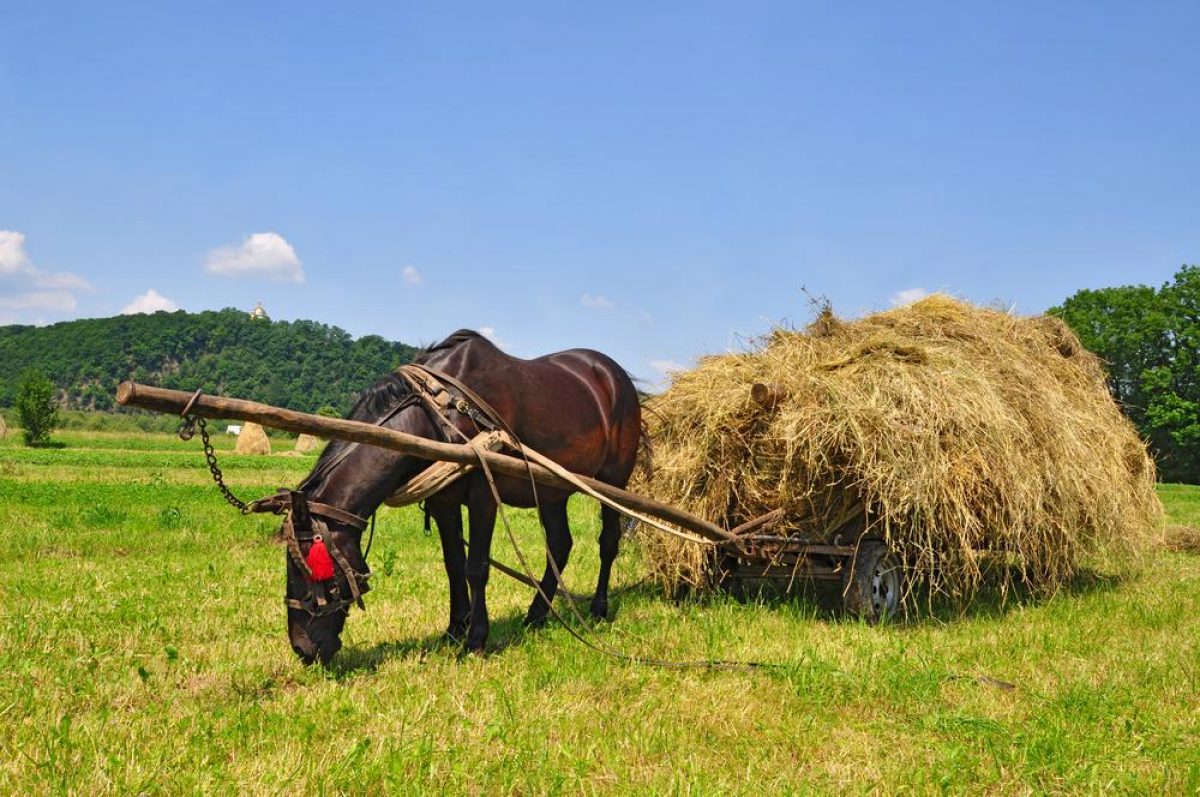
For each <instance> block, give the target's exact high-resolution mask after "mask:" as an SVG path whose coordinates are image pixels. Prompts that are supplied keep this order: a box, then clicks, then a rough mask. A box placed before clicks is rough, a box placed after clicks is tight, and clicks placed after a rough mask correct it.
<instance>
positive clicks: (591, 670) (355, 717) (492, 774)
mask: <svg viewBox="0 0 1200 797" xmlns="http://www.w3.org/2000/svg"><path fill="white" fill-rule="evenodd" d="M56 439H59V440H61V441H62V442H63V443H64V444H65V447H64V448H61V449H42V450H27V449H25V448H23V447H21V446H20V445H19V443H18V442H15V441H14V440H13V439H12V438H9V439H7V440H3V441H0V524H2V527H3V528H4V529H6V530H7V532H8V533H7V535H6V536H5V538H4V545H3V546H2V548H0V607H2V608H0V673H3V674H4V677H3V678H0V744H2V758H0V783H3V784H4V785H3V787H2V788H0V790H2V791H4V792H7V793H21V794H89V795H90V794H135V793H147V794H191V793H200V794H208V793H214V794H235V793H236V794H252V795H258V794H264V795H265V794H284V793H287V794H342V793H345V794H368V793H371V794H425V793H432V792H438V793H442V792H445V793H466V794H495V793H520V794H577V793H588V794H592V793H594V794H764V793H765V794H797V793H799V794H805V793H815V794H845V793H855V794H873V793H878V794H896V793H915V794H934V793H936V794H942V793H951V794H978V793H997V794H1025V793H1032V794H1046V793H1049V794H1107V793H1116V794H1149V793H1155V794H1157V793H1167V794H1195V793H1197V792H1198V791H1200V693H1198V686H1200V666H1198V663H1200V650H1198V647H1200V644H1198V640H1200V619H1198V618H1200V557H1197V556H1195V555H1192V554H1186V553H1170V552H1167V551H1163V552H1158V553H1155V554H1153V555H1152V556H1151V558H1150V561H1149V563H1148V564H1147V566H1146V567H1145V568H1144V569H1143V570H1142V572H1141V573H1140V574H1137V575H1132V576H1130V575H1125V576H1122V577H1116V576H1106V575H1104V574H1092V576H1091V577H1089V578H1087V579H1083V580H1081V581H1080V582H1079V583H1078V584H1075V585H1072V587H1071V588H1069V589H1066V590H1063V591H1062V592H1060V593H1059V594H1058V595H1057V596H1055V597H1054V598H1052V599H1049V600H1044V601H1029V602H1013V601H1010V602H1009V603H1007V604H1005V605H998V604H997V603H996V602H995V601H992V602H988V603H985V604H984V605H982V606H981V607H980V608H979V609H978V610H977V611H972V612H968V613H966V614H965V615H959V614H951V615H947V616H945V617H940V616H939V617H938V618H925V619H921V620H917V621H914V622H910V623H908V624H905V625H896V626H889V627H884V628H868V627H866V626H864V625H862V624H859V623H857V622H852V621H847V620H843V619H841V618H839V617H838V616H837V615H836V614H835V613H833V612H831V611H830V609H829V603H830V596H829V595H828V594H823V593H814V595H812V596H810V597H808V598H803V599H799V600H792V601H774V602H770V601H766V602H753V601H752V602H745V603H740V602H737V601H734V600H732V599H730V598H728V597H720V598H714V599H711V600H707V601H703V602H693V603H686V604H683V605H675V604H672V603H670V602H668V601H664V600H663V599H662V598H661V597H660V596H659V595H658V594H657V593H656V592H655V591H654V590H653V589H651V588H650V587H648V586H646V585H645V584H644V583H643V581H642V573H643V572H644V567H643V565H642V562H641V561H640V559H639V552H638V551H637V549H636V546H633V545H627V546H626V550H625V551H624V552H623V553H622V555H621V558H620V559H618V562H617V568H616V576H615V581H616V584H615V586H616V590H617V593H616V597H615V599H614V601H613V604H614V609H615V619H614V620H613V622H611V623H607V624H604V625H601V626H598V627H596V628H595V629H593V630H591V631H589V632H588V637H589V638H590V639H592V640H593V641H595V642H596V643H597V644H603V645H606V646H609V647H612V648H615V649H618V650H621V651H624V652H627V653H632V654H637V655H645V656H658V657H665V658H672V659H699V658H705V657H716V658H723V659H747V660H749V659H753V660H760V661H770V662H777V663H780V664H782V665H783V666H782V667H780V668H777V669H761V670H752V671H734V672H716V671H709V670H672V669H662V668H654V667H646V666H637V665H632V664H627V663H623V662H620V661H615V660H612V659H609V658H606V657H604V656H601V655H599V654H597V653H595V652H593V651H591V650H589V649H587V648H586V647H584V646H582V645H580V644H579V643H577V642H576V641H575V640H573V639H572V638H571V637H570V636H569V634H568V633H567V632H566V631H565V629H563V628H562V627H560V626H558V625H557V624H555V623H551V625H550V627H549V628H547V629H546V630H545V631H543V632H540V633H535V634H526V633H524V632H523V631H522V630H521V627H520V618H521V617H522V616H523V614H524V610H525V607H526V606H527V605H528V602H529V600H530V597H531V595H530V590H529V589H528V588H526V587H523V586H520V585H516V584H514V583H512V582H510V581H509V580H508V579H506V578H504V577H503V576H501V575H500V574H493V578H492V585H491V589H490V591H489V602H490V605H491V609H492V621H493V629H492V639H491V646H492V650H491V652H490V653H489V654H488V655H487V656H485V657H467V658H463V657H462V656H460V655H459V652H458V651H457V650H456V649H455V648H452V647H445V646H441V645H439V644H438V636H439V634H440V632H441V631H442V630H443V628H444V627H445V623H446V602H447V598H446V586H445V576H444V573H443V571H442V566H441V555H440V549H439V547H438V544H437V538H436V535H435V536H433V537H429V536H426V535H425V534H424V533H423V531H422V529H421V518H420V514H419V512H418V511H417V510H415V509H412V508H409V509H405V510H386V511H384V512H381V513H380V522H379V528H378V531H377V535H376V541H375V549H374V551H373V552H372V555H371V559H372V566H373V567H374V569H375V570H376V573H377V578H376V579H375V589H374V590H373V591H372V593H371V594H370V595H369V596H368V597H367V605H368V608H367V611H366V612H365V613H360V612H357V611H356V612H354V613H353V614H352V616H351V618H350V621H349V624H348V628H347V633H346V635H345V637H344V642H345V643H346V647H345V648H344V649H343V651H342V652H341V653H340V654H339V655H338V658H337V659H336V660H335V663H334V666H332V667H330V668H328V669H321V668H313V669H305V668H304V667H302V666H301V665H300V664H299V662H298V661H296V660H295V658H294V656H293V654H292V652H291V650H290V648H289V646H288V644H287V641H286V637H285V634H284V622H285V618H284V609H283V606H282V603H281V598H282V591H283V556H284V555H283V552H282V551H281V550H280V549H279V548H278V547H277V546H276V544H275V543H274V542H273V541H272V535H273V533H274V531H275V527H276V523H275V522H273V521H275V520H277V519H273V518H267V517H262V516H254V517H248V518H243V517H240V516H238V515H237V513H235V512H234V511H233V510H231V509H230V508H229V507H227V506H226V505H225V504H224V502H223V501H222V500H221V498H220V496H219V495H218V494H217V492H216V489H215V488H214V487H213V486H212V484H211V482H210V481H209V478H208V474H207V470H206V469H205V468H204V463H203V456H202V455H201V453H200V446H199V441H198V440H194V441H192V442H191V443H189V444H183V443H180V442H177V441H174V440H173V439H171V438H170V437H168V436H166V435H142V436H135V435H125V436H121V435H117V434H112V433H86V432H64V433H59V434H57V435H56ZM222 445H226V442H223V443H222ZM312 462H313V457H311V456H309V457H294V458H293V457H284V456H271V457H261V458H253V457H236V456H234V455H232V453H229V452H226V453H224V454H223V455H222V460H221V464H222V468H223V469H224V470H225V472H226V475H227V477H228V480H229V482H230V483H231V485H232V486H233V487H234V488H235V490H236V491H237V492H239V493H240V494H242V495H243V497H245V498H253V497H258V496H260V495H263V494H266V493H269V492H272V491H273V490H274V489H275V488H276V487H277V486H279V485H286V484H295V483H297V482H298V481H299V480H300V478H301V477H302V476H303V475H304V473H306V472H307V470H308V469H309V468H310V467H311V465H312ZM1161 494H1162V497H1163V500H1164V503H1165V505H1166V507H1167V512H1168V515H1169V518H1170V522H1171V523H1172V524H1177V525H1200V489H1198V488H1193V487H1183V486H1178V485H1165V486H1163V487H1162V490H1161ZM597 514H598V513H597V512H596V510H595V507H594V505H592V504H590V503H589V502H587V501H583V500H579V501H577V502H576V503H574V504H573V506H572V521H573V527H574V528H575V532H576V533H575V538H576V546H575V550H574V552H573V554H572V557H573V558H572V562H571V565H570V568H569V569H568V572H567V581H568V584H569V586H570V587H571V588H572V589H573V590H575V591H577V592H580V593H590V591H591V589H592V587H593V584H594V578H595V572H596V567H597V557H596V544H595V537H596V534H597V533H598V525H599V524H598V518H597ZM514 515H515V517H516V518H517V523H516V525H517V530H518V534H519V536H520V539H521V544H522V545H523V547H524V550H525V551H526V553H527V555H529V556H530V557H532V558H538V557H537V551H538V548H537V546H538V537H537V530H536V526H535V524H534V523H533V521H532V518H531V517H530V515H529V514H528V513H514ZM495 554H496V556H497V558H500V559H502V560H504V561H507V562H509V563H515V557H514V556H513V554H512V552H511V549H510V546H509V545H508V542H507V540H506V538H505V536H504V534H503V532H502V530H500V529H498V530H497V536H496V543H495ZM562 608H563V609H564V610H565V608H566V607H565V604H564V605H563V606H562ZM981 676H982V678H981ZM989 678H990V679H997V680H999V681H1004V682H1009V683H1012V684H1015V687H1016V688H1015V689H1011V690H1007V689H1003V688H999V687H998V686H996V685H995V684H994V682H993V681H989V680H987V679H989Z"/></svg>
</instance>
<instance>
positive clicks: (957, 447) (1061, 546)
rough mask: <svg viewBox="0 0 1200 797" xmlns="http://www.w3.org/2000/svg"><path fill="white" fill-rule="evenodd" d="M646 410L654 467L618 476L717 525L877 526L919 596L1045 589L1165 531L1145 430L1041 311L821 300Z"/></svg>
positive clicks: (660, 569)
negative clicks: (840, 308)
mask: <svg viewBox="0 0 1200 797" xmlns="http://www.w3.org/2000/svg"><path fill="white" fill-rule="evenodd" d="M755 385H759V388H758V389H757V392H756V393H755V395H756V396H757V399H758V400H755V398H753V397H752V388H754V386H755ZM645 417H646V418H647V420H648V422H649V424H650V427H651V434H652V439H653V441H654V475H653V476H652V477H650V478H649V480H647V479H646V477H644V476H640V477H638V478H639V479H640V481H637V482H635V483H634V484H633V485H632V487H631V489H634V490H637V491H639V492H644V493H647V494H649V495H651V496H653V497H654V498H656V499H658V500H660V501H664V502H667V503H671V504H676V505H679V506H682V507H684V508H686V509H688V510H690V511H692V512H694V513H696V514H698V515H700V516H702V517H706V518H709V519H711V520H714V521H716V522H718V523H722V524H724V525H726V527H728V528H732V527H734V526H736V525H738V524H740V523H742V522H745V521H747V520H750V519H752V518H755V517H758V516H760V515H763V514H765V513H767V512H769V511H771V510H773V509H775V508H777V507H782V508H783V509H784V512H785V517H784V519H783V520H782V522H780V523H779V524H778V525H776V526H775V527H774V528H773V529H772V532H774V533H778V532H785V533H789V534H794V535H798V536H801V537H805V538H808V539H812V540H817V541H820V540H827V539H828V538H829V537H830V536H831V535H833V534H834V533H835V532H836V531H837V530H838V529H837V528H836V527H837V526H840V525H841V522H842V521H843V520H844V519H845V518H846V517H848V516H852V515H854V513H855V512H856V511H859V512H861V518H860V520H859V521H857V522H858V524H859V525H858V526H857V527H854V531H853V533H854V536H857V535H858V533H859V532H860V530H861V528H862V524H863V523H865V527H866V534H867V535H869V536H878V537H882V538H884V539H885V540H887V542H888V544H889V545H890V546H891V547H892V549H893V550H895V551H897V552H898V554H899V555H900V556H901V557H903V560H904V561H905V563H906V566H907V571H908V573H909V575H910V582H909V583H910V584H913V583H922V582H923V583H924V584H926V585H927V586H928V587H929V592H928V595H929V596H930V597H933V596H936V595H947V596H950V597H951V598H953V599H959V600H963V599H968V598H970V597H971V596H972V595H973V594H974V593H975V591H976V590H977V589H978V587H979V586H980V585H981V584H982V583H983V581H984V579H985V578H986V577H987V575H988V573H989V572H995V573H998V574H999V576H1000V579H1001V580H1002V581H1001V583H1002V585H1003V586H1005V587H1007V586H1009V584H1010V581H1011V580H1012V579H1013V578H1018V579H1021V580H1023V581H1025V582H1027V583H1028V584H1029V585H1031V586H1032V587H1033V588H1034V589H1036V590H1053V589H1054V588H1055V587H1057V586H1059V585H1061V584H1062V583H1064V582H1065V581H1066V580H1068V579H1070V578H1071V577H1072V576H1073V575H1074V574H1075V573H1076V572H1077V571H1078V569H1079V568H1080V566H1081V564H1082V563H1083V562H1084V561H1085V559H1086V558H1087V557H1106V560H1107V561H1108V562H1118V561H1130V560H1129V557H1130V556H1131V555H1134V556H1136V554H1138V553H1139V552H1141V551H1143V550H1146V549H1147V547H1148V545H1149V544H1150V543H1152V542H1156V541H1158V539H1159V538H1160V537H1161V534H1162V507H1161V505H1160V504H1159V501H1158V498H1157V496H1156V494H1155V490H1154V482H1155V471H1154V465H1153V462H1152V461H1151V459H1150V458H1149V457H1148V456H1147V453H1146V448H1145V445H1144V444H1143V442H1142V441H1141V440H1140V439H1139V437H1138V435H1137V433H1136V432H1135V430H1134V428H1133V426H1132V425H1131V424H1130V423H1129V421H1128V420H1127V419H1126V418H1125V417H1124V416H1123V415H1122V414H1121V412H1120V410H1119V409H1118V408H1117V406H1116V404H1115V403H1114V402H1113V400H1112V399H1111V398H1110V395H1109V393H1108V391H1107V389H1106V387H1105V376H1104V372H1103V370H1102V368H1101V365H1100V363H1099V361H1098V360H1097V358H1096V357H1095V356H1093V355H1092V354H1090V353H1088V352H1087V351H1086V350H1084V349H1083V347H1082V346H1081V345H1080V343H1079V340H1078V339H1077V338H1076V337H1075V335H1074V334H1073V333H1072V332H1071V330H1070V329H1069V328H1068V327H1067V326H1066V325H1065V324H1063V323H1062V322H1061V321H1059V320H1057V319H1054V318H1049V317H1032V318H1026V317H1018V316H1015V315H1012V314H1010V313H1007V312H1003V311H1000V310H994V309H987V308H982V307H976V306H973V305H970V304H967V303H965V302H962V301H958V300H956V299H953V298H951V297H948V296H944V295H934V296H930V297H928V298H926V299H924V300H922V301H920V302H917V303H915V304H912V305H909V306H907V307H902V308H898V309H894V310H890V311H887V312H882V313H878V314H876V315H872V316H869V317H866V318H863V319H860V320H857V321H843V320H841V319H838V318H836V317H835V316H834V315H833V314H832V313H831V312H830V311H829V310H828V309H826V310H825V311H823V312H822V313H821V314H820V316H819V317H818V318H817V320H816V321H815V322H814V323H813V324H812V325H811V326H810V327H809V328H808V329H807V330H805V331H796V330H791V329H775V330H774V331H772V332H771V333H770V334H769V335H766V336H765V337H764V338H762V339H761V340H759V341H757V342H755V343H754V345H752V346H751V347H750V350H748V351H746V352H743V353H732V354H721V355H714V356H709V357H705V358H704V359H702V360H701V361H700V362H699V364H698V366H697V367H696V368H694V369H692V370H690V371H683V372H680V373H678V374H676V375H675V376H674V378H673V379H672V382H671V385H670V387H669V389H668V390H667V391H666V392H665V393H663V394H662V395H660V396H658V397H656V398H654V399H652V400H651V401H650V402H649V404H648V411H647V412H646V413H645ZM845 528H846V527H844V526H843V527H842V530H843V531H844V530H845ZM645 542H646V545H647V546H648V547H649V549H650V551H649V553H650V559H651V562H652V566H653V569H654V570H655V573H656V575H657V577H658V578H659V580H660V581H661V582H662V583H663V584H664V586H666V587H668V588H674V587H677V586H678V585H679V584H680V583H681V582H690V583H692V584H694V585H699V586H704V585H706V584H707V583H708V580H709V579H711V577H712V573H713V572H714V571H713V568H712V567H711V564H712V562H711V558H710V557H711V551H710V550H706V549H702V548H700V547H699V546H696V545H693V544H691V543H687V542H683V541H680V540H677V539H675V538H667V537H662V536H661V535H646V536H645ZM842 542H852V540H842ZM1096 561H1097V562H1100V561H1101V560H1100V559H1096ZM909 599H910V600H911V594H910V596H909Z"/></svg>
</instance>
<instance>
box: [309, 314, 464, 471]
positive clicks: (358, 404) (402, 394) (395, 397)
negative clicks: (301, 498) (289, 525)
mask: <svg viewBox="0 0 1200 797" xmlns="http://www.w3.org/2000/svg"><path fill="white" fill-rule="evenodd" d="M472 340H483V341H486V340H487V338H486V337H484V336H483V335H481V334H479V333H478V332H476V331H474V330H472V329H460V330H458V331H457V332H455V333H453V334H451V335H450V336H449V337H447V338H446V339H445V340H443V341H441V342H440V343H435V344H433V345H432V346H427V347H425V348H423V349H421V350H419V351H418V352H417V353H416V355H415V356H414V357H413V362H415V363H420V362H424V361H425V359H426V358H427V357H429V356H430V355H432V354H435V353H437V352H442V351H447V350H448V349H452V348H454V347H455V346H459V345H462V344H463V343H466V342H468V341H472ZM411 393H412V388H411V387H410V386H409V384H408V382H407V381H406V380H404V379H401V378H400V377H398V376H396V374H394V373H390V374H387V375H386V376H384V377H383V378H382V379H380V380H379V381H378V382H376V383H375V384H373V385H371V387H369V388H367V389H366V390H364V391H363V392H362V394H361V395H360V396H359V397H358V400H357V401H355V402H354V406H353V407H352V408H351V409H350V414H349V415H347V416H346V418H347V419H348V420H352V421H364V422H366V423H374V422H375V421H377V420H379V419H380V418H381V417H383V416H384V415H385V414H387V413H388V412H389V411H391V409H392V408H393V407H395V406H396V405H397V404H399V403H400V402H401V401H403V400H404V399H405V398H407V397H408V396H409V395H410V394H411ZM349 445H350V443H348V442H346V441H345V440H339V439H337V438H334V439H333V440H330V441H329V444H328V445H326V446H325V450H324V451H322V452H321V456H320V457H318V458H317V462H316V464H315V465H314V466H313V469H312V472H311V473H309V474H308V477H307V478H305V480H304V482H303V483H302V484H301V485H300V489H301V490H311V489H313V488H314V487H315V486H317V484H319V482H320V480H322V479H324V477H325V475H326V471H327V470H328V469H329V466H330V464H331V463H332V462H333V461H334V458H335V457H337V456H338V455H339V454H340V453H341V452H342V451H343V450H344V449H345V448H346V447H347V446H349Z"/></svg>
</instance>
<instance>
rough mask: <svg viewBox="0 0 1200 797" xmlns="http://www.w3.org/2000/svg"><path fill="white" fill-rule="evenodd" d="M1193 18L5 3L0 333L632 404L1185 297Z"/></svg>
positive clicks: (1195, 187) (861, 10) (826, 8)
mask: <svg viewBox="0 0 1200 797" xmlns="http://www.w3.org/2000/svg"><path fill="white" fill-rule="evenodd" d="M1197 41H1200V3H1196V2H1194V0H1193V1H1192V2H1185V3H1167V2H1157V3H1108V2H1087V3H1047V2H1006V3H977V2H965V3H949V2H944V3H920V2H906V3H853V4H851V3H838V2H829V3H808V2H780V3H772V2H746V1H742V2H737V3H733V2H727V3H709V2H687V3H683V2H680V3H674V2H650V3H647V2H636V3H623V2H605V3H561V2H545V3H526V2H513V3H465V2H464V3H457V2H449V3H446V2H442V3H395V2H388V3H378V4H372V3H355V4H332V3H305V2H288V3H282V2H280V3H254V2H236V3H220V2H196V3H161V2H145V3H131V2H110V3H82V2H81V3H77V4H73V3H57V2H52V1H48V0H40V1H39V2H15V3H5V4H4V5H3V7H2V8H0V324H11V323H23V324H47V323H54V322H57V321H62V320H68V319H74V318H89V317H103V316H112V315H117V314H119V313H122V312H138V311H153V310H155V309H176V308H183V309H185V310H188V311H200V310H206V309H220V308H223V307H239V308H243V309H246V310H249V309H250V308H251V307H253V306H254V304H255V302H257V301H261V302H262V303H263V305H264V306H265V308H266V309H267V312H268V313H269V314H270V315H271V317H272V318H275V319H300V318H306V319H313V320H317V321H321V322H323V323H327V324H332V325H336V326H339V327H341V328H343V329H345V330H348V331H349V332H351V333H352V334H354V335H356V336H361V335H366V334H376V335H381V336H383V337H385V338H388V339H391V340H400V341H404V342H406V343H411V344H422V343H432V342H435V341H437V340H440V339H441V338H443V337H445V336H446V335H448V334H449V333H451V332H453V331H454V330H456V329H459V328H463V327H468V328H475V329H479V330H481V331H483V332H484V333H485V334H487V335H488V336H489V337H492V338H493V339H494V340H496V341H497V342H499V343H500V345H501V346H502V347H504V348H505V349H506V350H508V351H509V352H511V353H513V354H515V355H517V356H522V357H532V356H537V355H540V354H544V353H547V352H550V351H555V350H559V349H564V348H572V347H586V348H594V349H599V350H601V351H604V352H607V353H609V354H611V355H612V356H614V357H615V358H616V359H617V360H618V361H619V362H621V363H622V364H623V365H624V366H625V367H626V369H627V370H629V371H630V372H632V373H633V374H634V375H635V376H637V377H640V378H642V379H644V380H646V381H647V382H648V383H650V384H655V383H659V382H660V381H661V380H662V379H663V374H664V373H665V372H668V371H669V370H670V369H672V368H675V367H679V366H687V365H689V364H691V363H692V362H694V360H695V358H697V357H698V356H702V355H704V354H709V353H715V352H722V351H726V350H728V349H730V348H739V347H743V346H745V345H747V342H748V341H749V340H751V339H753V337H754V336H756V335H759V334H762V333H764V332H766V331H768V330H769V329H770V328H771V327H772V326H773V325H775V324H780V323H785V324H791V325H794V326H799V325H803V324H804V323H806V322H807V321H808V320H810V318H811V317H812V312H813V302H814V301H815V300H817V299H827V300H829V301H830V302H831V303H832V304H833V307H834V309H835V310H836V311H837V312H838V313H840V314H842V315H847V316H857V315H862V314H864V313H869V312H874V311H878V310H884V309H887V308H889V307H891V306H893V305H895V304H897V303H903V302H906V301H911V300H912V299H914V298H916V297H919V296H921V295H923V294H925V293H929V292H934V291H945V292H948V293H951V294H953V295H955V296H959V297H962V298H964V299H968V300H970V301H973V302H978V303H987V304H996V303H1000V304H1003V305H1004V306H1007V307H1012V308H1014V309H1015V310H1016V311H1018V312H1022V313H1038V312H1041V311H1043V310H1045V309H1046V308H1048V307H1050V306H1053V305H1054V304H1057V303H1059V302H1061V301H1062V300H1063V299H1064V298H1066V297H1067V296H1069V295H1071V294H1072V293H1074V292H1075V291H1077V290H1079V289H1082V288H1101V287H1106V286H1113V285H1124V284H1131V283H1145V284H1152V285H1157V284H1161V283H1163V282H1165V281H1167V280H1169V279H1170V278H1171V276H1172V275H1173V274H1174V273H1175V271H1176V270H1178V269H1179V267H1180V266H1182V265H1184V264H1196V263H1200V180H1198V177H1200V144H1198V142H1200V62H1198V61H1197V59H1196V57H1195V56H1196V51H1195V46H1196V42H1197Z"/></svg>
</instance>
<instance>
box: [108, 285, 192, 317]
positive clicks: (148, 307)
mask: <svg viewBox="0 0 1200 797" xmlns="http://www.w3.org/2000/svg"><path fill="white" fill-rule="evenodd" d="M178 309H179V305H178V304H176V303H175V302H173V301H171V300H170V299H168V298H167V297H166V296H163V295H162V294H161V293H159V292H158V291H156V290H154V289H153V288H150V289H149V290H147V291H146V292H145V293H143V294H141V295H140V296H138V297H136V298H134V300H133V301H132V302H130V303H129V304H127V305H125V309H123V310H121V315H135V314H137V313H157V312H158V311H159V310H166V311H167V312H168V313H173V312H175V311H176V310H178Z"/></svg>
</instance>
